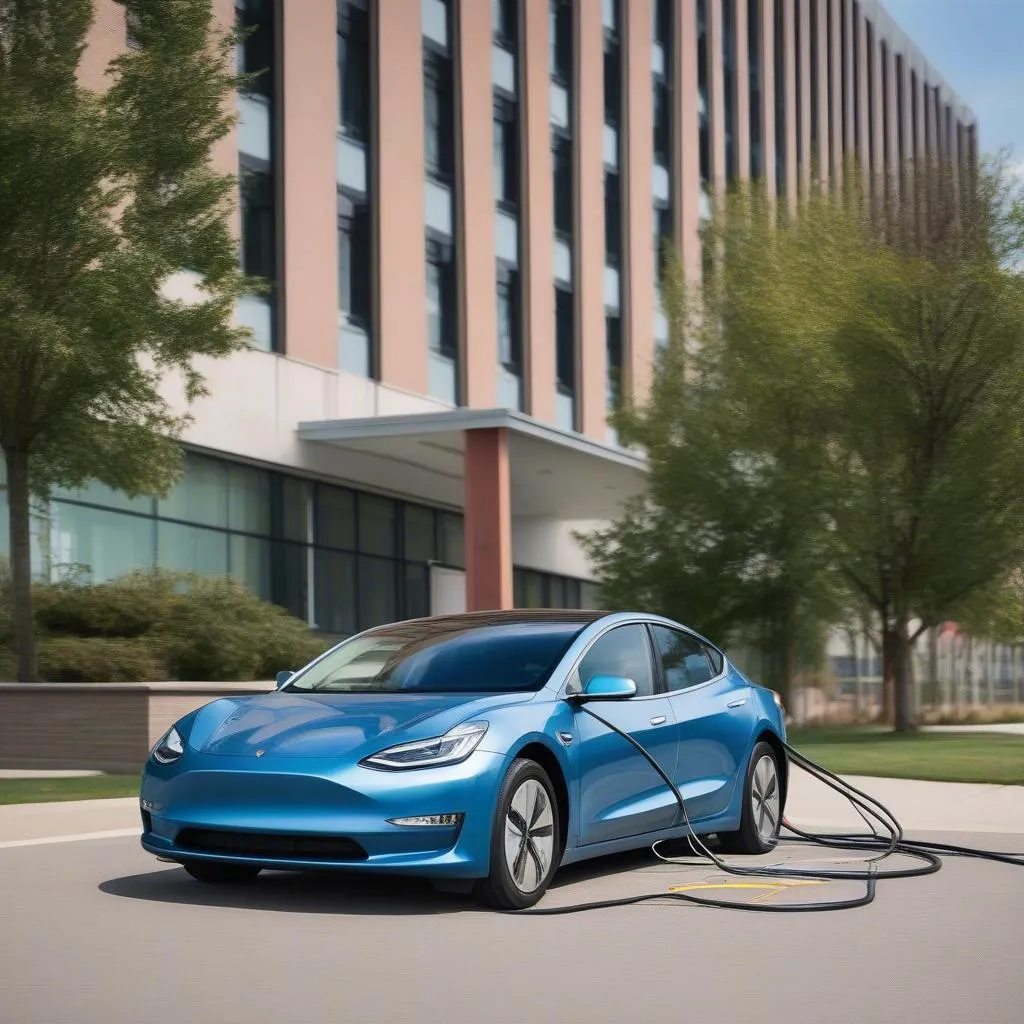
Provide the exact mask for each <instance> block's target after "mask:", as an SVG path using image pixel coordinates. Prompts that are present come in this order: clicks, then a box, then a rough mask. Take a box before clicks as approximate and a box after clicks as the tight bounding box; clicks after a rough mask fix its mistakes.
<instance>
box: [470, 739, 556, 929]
mask: <svg viewBox="0 0 1024 1024" xmlns="http://www.w3.org/2000/svg"><path fill="white" fill-rule="evenodd" d="M560 835H561V833H560V831H559V819H558V801H557V799H556V798H555V790H554V787H553V786H552V785H551V779H550V778H548V774H547V772H546V771H544V769H543V768H542V767H541V766H540V765H539V764H537V762H536V761H531V760H529V759H527V758H517V759H516V760H515V761H513V762H512V767H511V768H509V770H508V774H507V775H506V776H505V781H504V782H503V783H502V786H501V790H500V792H499V794H498V805H497V808H496V809H495V815H494V824H493V826H492V829H491V871H490V874H489V875H488V876H487V878H482V879H480V881H478V882H477V884H476V886H475V888H474V892H475V895H476V897H477V899H479V900H480V901H481V902H483V903H486V904H487V905H488V906H491V907H497V908H498V909H500V910H524V909H525V908H526V907H532V906H533V905H534V904H535V903H536V902H537V901H538V900H540V898H541V897H542V896H543V895H544V893H545V892H546V891H547V887H548V885H549V884H550V882H551V878H552V876H553V875H554V873H555V870H556V868H557V867H558V862H559V860H560V858H561V855H562V851H561V849H560V848H559V846H560Z"/></svg>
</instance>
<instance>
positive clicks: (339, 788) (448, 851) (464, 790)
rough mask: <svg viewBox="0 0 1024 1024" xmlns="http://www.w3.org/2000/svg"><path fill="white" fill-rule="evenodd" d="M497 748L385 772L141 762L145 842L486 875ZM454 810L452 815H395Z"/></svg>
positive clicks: (231, 759)
mask: <svg viewBox="0 0 1024 1024" xmlns="http://www.w3.org/2000/svg"><path fill="white" fill-rule="evenodd" d="M508 763H509V762H508V758H507V757H506V756H505V755H502V754H494V753H489V752H487V751H481V750H477V751H474V752H473V753H472V754H471V755H470V756H469V757H468V758H467V759H466V760H465V761H464V762H462V763H461V764H457V765H451V766H448V767H443V768H422V769H413V770H408V771H398V772H388V771H377V770H374V769H369V768H362V767H360V766H358V765H353V764H346V765H343V766H341V767H339V765H338V761H337V759H332V760H328V759H321V758H284V757H267V758H261V759H257V758H254V757H248V756H223V755H219V756H218V755H204V754H200V753H197V752H195V751H194V750H187V751H186V753H185V755H184V756H183V757H182V759H181V760H180V761H178V762H175V763H174V764H172V765H161V764H159V763H157V762H155V761H153V760H150V761H149V762H147V764H146V768H145V771H144V773H143V777H142V789H141V793H140V802H141V812H142V825H143V833H142V846H143V848H144V849H145V850H147V851H148V852H150V853H152V854H155V855H157V856H159V857H163V858H167V859H170V860H174V861H179V862H180V861H185V860H216V861H227V862H232V863H238V864H252V865H259V866H260V867H264V868H272V869H281V870H309V869H334V870H339V869H343V870H350V871H380V872H389V873H394V874H408V875H428V876H436V877H447V878H483V877H485V876H486V875H487V873H488V870H489V860H490V845H491V828H492V825H493V821H494V807H495V801H496V799H497V793H498V790H499V787H500V785H501V781H502V779H503V778H504V775H505V772H506V770H507V768H508ZM440 814H461V815H462V820H461V822H460V824H458V825H454V826H434V825H430V826H423V825H413V826H410V825H394V824H391V823H390V819H394V818H408V817H413V816H418V815H440Z"/></svg>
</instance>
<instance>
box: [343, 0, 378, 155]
mask: <svg viewBox="0 0 1024 1024" xmlns="http://www.w3.org/2000/svg"><path fill="white" fill-rule="evenodd" d="M337 11H338V14H337V39H338V51H339V52H338V54H337V61H338V126H339V128H340V129H341V130H342V131H343V132H344V134H345V135H346V136H348V137H349V138H352V139H355V140H357V141H359V142H364V143H369V141H370V132H371V128H372V121H373V115H372V106H373V100H372V96H373V82H374V74H373V48H372V46H371V42H372V29H371V25H370V15H369V11H368V10H367V9H365V8H362V7H358V6H356V5H355V4H351V3H347V2H345V0H338V5H337ZM343 41H344V45H345V47H346V49H347V51H348V52H346V55H345V59H342V54H341V52H340V51H341V47H342V43H343ZM353 55H354V56H355V58H356V59H355V60H353V59H352V56H353ZM347 85H348V86H353V87H354V88H355V92H356V95H355V97H354V98H353V96H352V92H353V90H352V89H349V88H346V86H347ZM359 93H362V95H359Z"/></svg>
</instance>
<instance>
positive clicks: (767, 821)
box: [718, 741, 782, 854]
mask: <svg viewBox="0 0 1024 1024" xmlns="http://www.w3.org/2000/svg"><path fill="white" fill-rule="evenodd" d="M781 826H782V779H781V775H780V772H779V762H778V757H777V755H776V753H775V750H774V749H773V748H772V746H771V745H770V744H768V743H765V742H764V741H761V742H759V743H757V744H755V746H754V749H753V751H752V752H751V755H750V760H749V761H748V762H747V774H746V780H745V783H744V787H743V815H742V817H741V818H740V827H739V829H737V830H736V831H735V832H723V833H721V834H719V837H718V839H719V842H720V844H721V848H722V850H723V852H725V853H749V854H758V853H768V852H769V850H773V849H774V848H775V845H776V843H777V842H778V839H779V829H780V828H781Z"/></svg>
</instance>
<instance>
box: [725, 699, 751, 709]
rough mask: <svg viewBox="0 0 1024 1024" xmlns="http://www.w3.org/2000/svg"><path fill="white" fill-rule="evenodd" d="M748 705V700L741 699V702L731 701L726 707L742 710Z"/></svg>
mask: <svg viewBox="0 0 1024 1024" xmlns="http://www.w3.org/2000/svg"><path fill="white" fill-rule="evenodd" d="M746 703H747V698H746V697H740V699H739V700H731V701H729V703H728V704H726V705H725V706H726V707H727V708H741V707H743V705H744V704H746Z"/></svg>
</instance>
